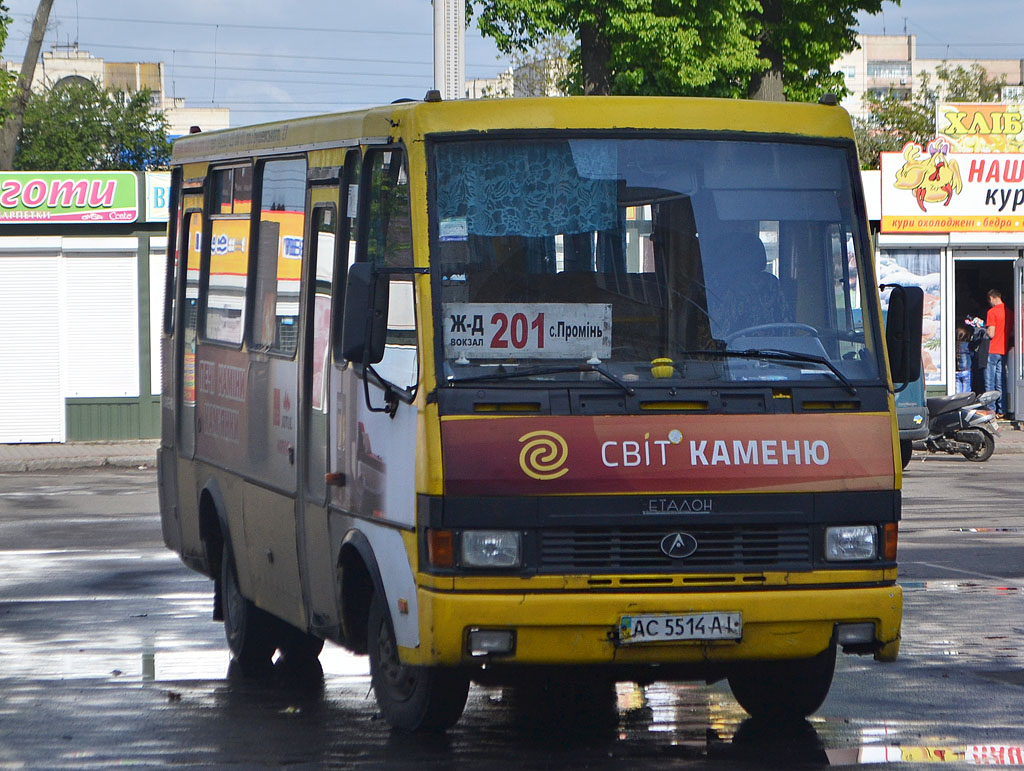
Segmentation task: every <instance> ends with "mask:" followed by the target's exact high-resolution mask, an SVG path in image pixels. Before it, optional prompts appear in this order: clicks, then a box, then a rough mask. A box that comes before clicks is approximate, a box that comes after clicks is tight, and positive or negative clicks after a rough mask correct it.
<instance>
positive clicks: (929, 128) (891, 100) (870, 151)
mask: <svg viewBox="0 0 1024 771" xmlns="http://www.w3.org/2000/svg"><path fill="white" fill-rule="evenodd" d="M1005 85H1006V78H1005V77H1000V78H990V77H989V76H988V73H986V72H985V69H984V68H983V67H982V66H981V65H980V64H972V65H971V66H970V67H964V66H963V65H959V64H958V65H955V66H953V65H950V64H948V63H947V62H943V63H942V64H940V65H939V66H938V67H936V69H935V80H934V84H933V81H932V78H931V76H930V75H929V74H928V73H927V72H922V73H921V74H920V75H918V85H917V88H916V89H915V91H914V97H913V99H909V100H908V99H905V98H903V97H902V95H901V94H899V93H897V92H895V91H891V90H890V91H889V92H888V93H885V94H880V95H879V94H870V93H869V94H866V95H865V97H864V101H865V102H866V103H867V106H868V117H867V118H857V119H855V120H854V122H853V130H854V136H856V138H857V152H858V154H859V155H860V163H861V166H862V167H863V168H865V169H877V168H878V165H879V160H880V159H879V153H890V152H891V153H898V152H900V151H902V150H903V147H904V146H905V145H906V144H907V142H915V143H917V144H919V145H921V146H922V147H924V146H925V145H927V144H928V142H929V141H931V140H932V139H934V138H935V107H936V105H937V104H938V102H939V101H940V100H947V101H950V102H993V101H996V100H997V99H999V95H1000V93H1001V91H1002V88H1003V86H1005Z"/></svg>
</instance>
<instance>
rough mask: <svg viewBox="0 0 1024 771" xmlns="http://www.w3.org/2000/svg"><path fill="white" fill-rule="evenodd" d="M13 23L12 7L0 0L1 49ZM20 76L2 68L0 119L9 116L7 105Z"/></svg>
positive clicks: (0, 74)
mask: <svg viewBox="0 0 1024 771" xmlns="http://www.w3.org/2000/svg"><path fill="white" fill-rule="evenodd" d="M10 25H11V17H10V9H9V8H8V7H7V3H5V2H2V1H0V50H3V48H4V47H5V46H6V45H7V31H8V28H9V27H10ZM17 82H18V76H17V75H15V74H14V73H12V72H8V71H7V70H5V69H0V105H3V106H2V107H0V119H2V118H6V117H7V105H9V104H10V103H11V98H12V97H13V95H14V87H15V85H16V84H17Z"/></svg>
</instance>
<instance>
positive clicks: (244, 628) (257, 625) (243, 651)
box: [220, 544, 277, 676]
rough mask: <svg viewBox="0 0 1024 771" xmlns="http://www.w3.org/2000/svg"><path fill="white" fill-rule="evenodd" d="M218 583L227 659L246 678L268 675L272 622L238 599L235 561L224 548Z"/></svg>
mask: <svg viewBox="0 0 1024 771" xmlns="http://www.w3.org/2000/svg"><path fill="white" fill-rule="evenodd" d="M220 582H221V592H220V595H221V612H222V614H223V616H224V636H225V637H226V638H227V641H228V648H229V649H230V650H231V655H232V656H233V657H234V659H235V661H236V662H237V663H238V665H239V667H240V668H241V671H242V674H244V675H246V676H251V675H263V674H266V673H268V672H269V671H270V670H271V667H272V664H273V662H272V658H273V655H274V651H275V650H276V649H277V645H276V644H275V642H274V634H273V627H274V624H273V618H271V616H270V615H268V614H267V613H266V612H265V611H262V610H260V609H259V608H257V607H256V606H255V605H253V604H252V602H250V601H249V600H248V599H246V598H245V597H244V596H243V595H242V590H241V589H239V587H238V570H237V568H236V567H235V559H234V557H233V556H232V555H231V549H230V548H228V546H227V544H225V545H224V551H223V552H222V555H221V561H220Z"/></svg>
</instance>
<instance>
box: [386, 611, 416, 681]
mask: <svg viewBox="0 0 1024 771" xmlns="http://www.w3.org/2000/svg"><path fill="white" fill-rule="evenodd" d="M377 662H378V667H377V674H378V675H380V679H381V685H383V686H385V687H386V688H387V690H388V693H389V695H390V696H392V697H393V698H394V699H395V700H396V701H406V700H407V699H408V698H409V697H410V696H412V694H413V692H414V691H415V690H416V679H417V678H416V673H415V671H414V670H413V668H412V667H407V666H405V665H403V664H402V662H401V661H400V660H399V658H398V646H397V644H396V643H395V638H394V636H393V635H392V634H391V630H390V629H389V628H388V623H387V621H386V620H383V619H382V620H381V624H380V628H379V629H378V630H377Z"/></svg>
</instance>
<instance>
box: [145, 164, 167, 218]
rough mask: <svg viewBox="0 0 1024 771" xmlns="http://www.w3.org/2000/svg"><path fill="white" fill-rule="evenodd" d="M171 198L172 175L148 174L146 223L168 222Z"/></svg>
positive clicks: (159, 172)
mask: <svg viewBox="0 0 1024 771" xmlns="http://www.w3.org/2000/svg"><path fill="white" fill-rule="evenodd" d="M170 198H171V173H170V172H169V171H147V172H146V222H167V218H168V213H167V212H168V201H170Z"/></svg>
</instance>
